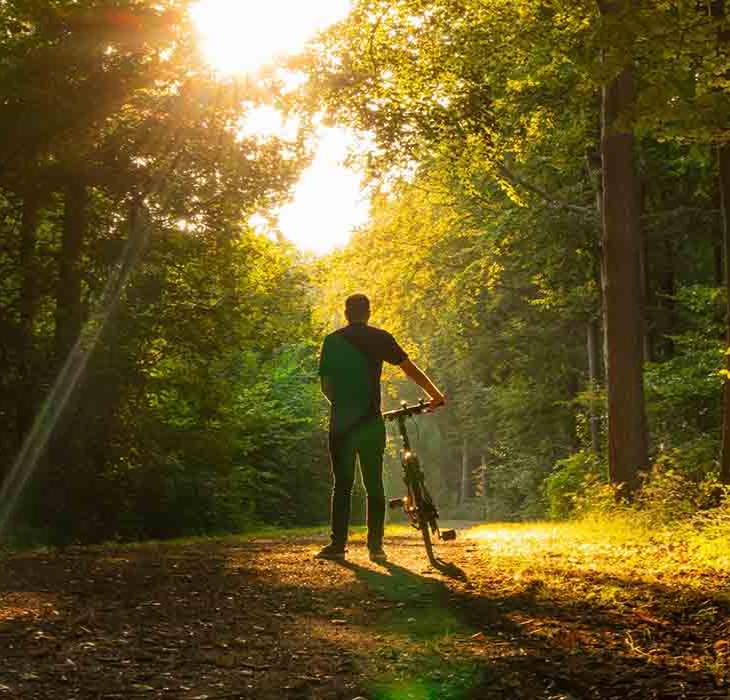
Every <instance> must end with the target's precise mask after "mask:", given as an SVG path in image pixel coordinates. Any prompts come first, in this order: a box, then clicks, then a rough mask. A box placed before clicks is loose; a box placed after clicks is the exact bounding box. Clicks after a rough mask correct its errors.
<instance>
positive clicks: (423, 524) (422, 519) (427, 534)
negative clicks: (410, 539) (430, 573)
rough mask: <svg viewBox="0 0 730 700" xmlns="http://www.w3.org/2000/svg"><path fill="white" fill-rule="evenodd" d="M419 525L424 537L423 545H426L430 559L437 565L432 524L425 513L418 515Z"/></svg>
mask: <svg viewBox="0 0 730 700" xmlns="http://www.w3.org/2000/svg"><path fill="white" fill-rule="evenodd" d="M418 527H419V529H420V530H421V537H423V545H424V547H426V554H427V556H428V560H429V561H430V562H431V563H432V564H434V565H435V564H436V557H434V554H433V542H432V541H431V524H430V523H429V521H428V519H427V518H426V516H425V514H424V513H420V514H419V516H418Z"/></svg>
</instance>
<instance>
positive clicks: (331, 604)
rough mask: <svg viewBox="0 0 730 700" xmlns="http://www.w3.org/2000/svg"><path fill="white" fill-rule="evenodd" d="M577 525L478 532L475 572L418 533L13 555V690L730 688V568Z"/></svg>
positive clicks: (3, 654) (1, 664)
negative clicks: (341, 548)
mask: <svg viewBox="0 0 730 700" xmlns="http://www.w3.org/2000/svg"><path fill="white" fill-rule="evenodd" d="M576 532H577V531H575V530H572V529H571V528H570V527H569V526H566V527H562V526H552V525H546V524H533V525H527V526H508V525H504V526H501V525H490V526H485V527H483V528H476V529H470V530H466V531H463V532H461V533H460V536H459V539H458V540H457V541H456V542H451V543H446V544H443V545H440V546H439V547H438V550H439V553H440V554H441V556H442V557H443V558H444V559H445V560H448V561H452V562H454V563H455V564H456V565H457V566H459V567H460V568H461V569H462V570H463V571H464V572H465V574H466V577H467V578H466V580H459V579H453V578H449V577H446V576H443V575H441V574H440V573H439V572H437V571H434V570H433V569H431V568H430V567H429V566H428V563H427V561H426V558H425V554H424V552H423V547H422V545H421V542H420V539H418V536H417V533H415V532H412V531H407V530H405V529H402V528H401V529H396V530H395V531H392V532H391V533H390V534H389V536H388V537H387V543H386V545H387V546H386V548H387V552H388V554H389V557H390V562H389V563H387V564H385V565H378V564H374V563H371V562H370V561H368V559H367V556H366V550H365V548H364V545H363V543H362V538H361V537H360V538H356V539H355V541H354V542H353V544H352V545H351V547H350V553H349V557H348V560H347V562H346V563H342V564H341V563H335V562H327V561H318V560H314V559H313V558H312V556H313V554H314V553H315V552H316V551H317V549H318V547H319V546H321V544H322V542H323V541H324V538H323V537H315V536H312V537H293V538H292V537H290V538H286V537H274V538H271V539H258V540H257V539H253V540H243V539H229V540H220V541H204V542H196V543H192V544H159V545H143V546H135V547H122V546H120V547H113V548H112V547H108V546H107V547H103V548H88V549H85V548H78V549H74V550H67V551H66V552H65V553H53V554H47V553H32V554H20V555H13V556H9V557H5V558H4V560H3V561H2V562H1V563H2V567H1V570H0V650H1V651H0V700H1V699H2V698H6V697H7V698H23V699H26V698H27V699H29V700H35V699H36V698H38V699H42V698H49V699H50V698H53V699H54V700H61V699H63V698H98V699H106V700H111V699H112V698H115V699H117V698H118V699H121V698H179V699H181V700H182V699H185V700H189V699H192V698H198V699H199V700H203V699H204V698H205V699H208V700H213V699H216V698H217V699H223V698H227V699H234V698H252V699H253V698H256V699H257V700H274V699H279V698H296V699H314V698H317V699H320V698H321V699H329V698H333V699H345V700H352V699H353V698H356V697H361V698H362V697H364V698H367V699H368V700H426V699H429V700H436V699H439V700H449V699H453V700H456V699H457V698H474V699H477V698H479V699H486V700H489V699H491V698H495V699H496V698H525V699H528V698H529V699H545V700H547V699H550V700H569V699H573V700H583V699H588V698H621V699H622V700H625V699H626V698H642V699H643V698H728V697H730V695H729V693H728V689H727V685H725V684H726V683H727V681H728V669H729V668H730V666H729V664H728V660H729V659H730V616H729V615H728V611H729V610H730V602H729V601H730V598H729V597H728V591H730V577H729V576H728V573H727V571H724V572H723V571H720V570H717V569H714V570H710V569H707V570H703V569H701V568H698V567H697V566H696V564H692V563H691V560H689V559H687V556H686V553H685V554H683V553H682V548H681V546H678V547H676V548H675V547H672V546H669V547H668V546H666V545H656V544H646V545H641V544H629V543H623V544H611V543H608V542H606V541H603V540H601V539H600V538H599V539H596V538H595V537H594V536H586V535H580V534H576ZM571 533H572V534H571ZM683 562H684V563H683ZM688 562H690V563H688Z"/></svg>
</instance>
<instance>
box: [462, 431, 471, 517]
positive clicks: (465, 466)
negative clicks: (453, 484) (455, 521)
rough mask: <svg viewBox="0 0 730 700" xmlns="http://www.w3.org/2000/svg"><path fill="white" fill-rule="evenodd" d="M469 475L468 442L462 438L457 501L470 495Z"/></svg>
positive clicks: (463, 500)
mask: <svg viewBox="0 0 730 700" xmlns="http://www.w3.org/2000/svg"><path fill="white" fill-rule="evenodd" d="M470 486H471V475H470V474H469V442H468V440H467V438H464V442H463V443H462V445H461V484H460V488H459V503H464V502H465V501H466V500H467V499H468V498H469V496H470V495H471V488H470Z"/></svg>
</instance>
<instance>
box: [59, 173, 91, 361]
mask: <svg viewBox="0 0 730 700" xmlns="http://www.w3.org/2000/svg"><path fill="white" fill-rule="evenodd" d="M87 207H88V192H87V190H86V186H85V185H83V184H82V183H78V182H74V183H71V184H69V185H68V187H67V188H66V199H65V202H64V213H63V232H62V239H61V253H60V257H59V265H58V290H57V293H56V333H55V352H56V363H57V364H58V365H61V364H62V363H63V362H64V361H65V359H66V357H67V355H68V353H69V351H70V350H71V348H72V347H73V346H74V343H75V342H76V340H77V339H78V337H79V334H80V332H81V324H82V320H83V319H82V303H81V251H82V248H83V243H84V237H85V234H86V227H87Z"/></svg>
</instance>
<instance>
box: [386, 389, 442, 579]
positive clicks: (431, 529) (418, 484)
mask: <svg viewBox="0 0 730 700" xmlns="http://www.w3.org/2000/svg"><path fill="white" fill-rule="evenodd" d="M427 411H428V404H427V403H426V402H425V401H424V400H423V399H421V400H420V401H419V402H418V403H417V404H414V405H412V406H408V404H407V403H406V402H405V401H403V402H401V407H400V408H398V409H396V410H394V411H387V412H386V413H383V419H384V420H386V421H397V422H398V429H399V431H400V437H401V441H402V449H401V452H400V459H401V466H402V467H403V481H404V483H405V485H406V489H407V494H406V495H405V496H402V497H400V498H391V499H390V501H389V504H388V505H389V506H390V508H391V509H393V508H403V511H404V512H405V514H406V515H407V516H408V519H409V520H410V521H411V525H412V526H413V527H414V528H416V529H417V530H420V532H421V536H422V537H423V544H424V545H425V547H426V554H427V555H428V560H429V562H431V564H432V565H433V566H435V567H438V566H442V565H443V564H442V563H441V562H439V561H438V560H437V559H436V557H435V556H434V553H433V539H432V536H433V537H436V538H438V539H439V540H441V541H443V542H445V541H449V540H454V539H456V531H455V530H443V531H441V530H440V528H439V525H438V517H439V514H438V510H437V509H436V505H435V504H434V502H433V498H431V494H430V493H429V492H428V489H427V488H426V483H425V476H424V473H423V469H421V462H420V460H419V459H418V455H417V454H416V453H415V451H414V450H413V448H412V447H411V442H410V440H409V438H408V430H407V429H406V419H407V418H412V417H414V416H417V415H420V414H422V413H426V412H427Z"/></svg>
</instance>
